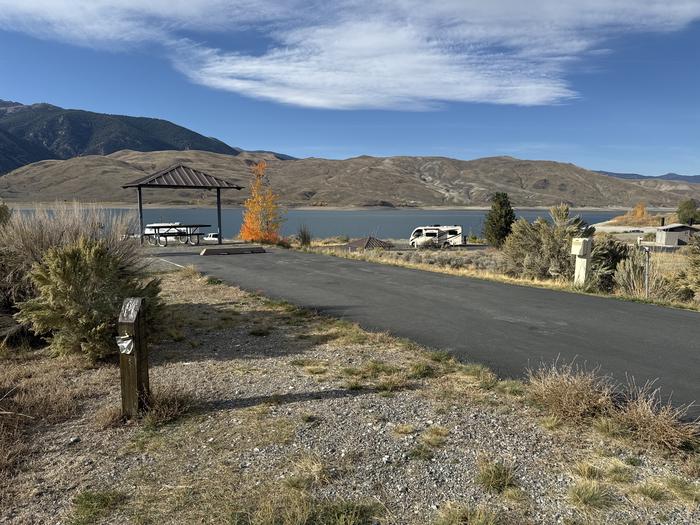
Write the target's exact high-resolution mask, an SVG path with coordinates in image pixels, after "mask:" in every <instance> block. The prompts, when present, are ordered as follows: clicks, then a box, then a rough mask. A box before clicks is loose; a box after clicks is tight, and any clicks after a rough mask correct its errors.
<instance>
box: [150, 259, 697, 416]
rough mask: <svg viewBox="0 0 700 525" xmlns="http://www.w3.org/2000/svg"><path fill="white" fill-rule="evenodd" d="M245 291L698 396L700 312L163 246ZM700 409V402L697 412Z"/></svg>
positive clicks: (501, 361)
mask: <svg viewBox="0 0 700 525" xmlns="http://www.w3.org/2000/svg"><path fill="white" fill-rule="evenodd" d="M161 256H162V257H163V258H164V259H166V260H169V261H171V262H174V263H177V264H181V265H185V264H194V265H196V266H197V268H199V269H200V270H201V271H203V272H205V273H207V274H211V275H215V276H216V277H219V278H221V279H223V280H225V281H228V282H230V283H234V284H237V285H239V286H241V287H242V288H244V289H247V290H252V291H260V292H262V293H263V294H265V295H267V296H269V297H273V298H280V299H286V300H288V301H290V302H293V303H295V304H298V305H302V306H308V307H312V308H316V309H318V310H320V311H322V312H325V313H328V314H330V315H334V316H337V317H341V318H344V319H348V320H351V321H356V322H358V323H360V324H361V325H362V326H363V327H365V328H369V329H374V330H388V331H390V332H391V333H393V334H396V335H399V336H403V337H408V338H410V339H413V340H415V341H417V342H419V343H422V344H424V345H428V346H430V347H433V348H440V349H444V350H448V351H450V352H452V353H453V354H455V355H456V356H458V357H459V358H461V359H464V360H473V361H477V362H480V363H484V364H486V365H488V366H490V367H492V368H493V369H494V370H495V371H496V372H498V373H499V374H501V375H503V376H508V377H518V376H522V374H523V371H524V370H525V369H526V368H527V367H528V366H536V365H537V364H539V363H541V362H542V361H544V362H552V361H553V360H554V359H556V358H557V357H560V359H561V360H563V361H564V362H569V361H571V360H572V359H574V358H576V359H577V361H578V362H581V363H582V362H585V363H587V364H588V365H592V366H597V365H600V366H601V368H602V370H603V371H605V372H606V373H611V374H613V375H614V377H615V378H616V379H618V380H621V381H624V380H625V374H631V375H633V376H634V378H635V379H636V380H637V383H640V382H643V381H645V380H647V379H655V378H658V384H659V385H663V387H664V393H665V394H667V395H668V394H671V393H672V394H673V400H674V402H677V403H688V402H691V401H694V400H698V402H700V314H698V313H696V312H689V311H683V310H674V309H670V308H663V307H658V306H653V305H646V304H637V303H631V302H624V301H618V300H615V299H606V298H601V297H590V296H585V295H579V294H572V293H566V292H556V291H551V290H543V289H537V288H529V287H521V286H513V285H506V284H500V283H495V282H489V281H482V280H478V279H467V278H463V277H452V276H448V275H443V274H439V273H431V272H423V271H420V270H410V269H406V268H398V267H393V266H386V265H380V264H373V263H366V262H360V261H351V260H347V259H341V258H335V257H328V256H324V255H316V254H307V253H300V252H295V251H287V250H276V249H275V250H272V251H271V252H269V253H265V254H249V255H229V256H211V257H199V256H197V255H195V254H193V253H176V252H171V251H164V252H163V253H162V254H161ZM693 412H694V413H697V414H698V415H700V408H698V409H696V410H694V411H693Z"/></svg>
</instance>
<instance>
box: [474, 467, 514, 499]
mask: <svg viewBox="0 0 700 525" xmlns="http://www.w3.org/2000/svg"><path fill="white" fill-rule="evenodd" d="M476 481H477V483H479V485H481V486H482V487H483V488H484V489H486V490H488V491H491V492H503V491H504V490H505V489H507V488H508V487H512V486H514V485H515V467H514V466H513V465H512V464H510V463H505V462H503V461H489V460H482V461H480V462H479V472H478V473H477V476H476Z"/></svg>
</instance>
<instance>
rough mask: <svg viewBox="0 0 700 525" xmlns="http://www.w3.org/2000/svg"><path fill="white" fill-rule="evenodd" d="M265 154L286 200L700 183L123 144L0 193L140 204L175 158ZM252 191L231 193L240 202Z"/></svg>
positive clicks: (17, 176) (463, 197) (432, 197)
mask: <svg viewBox="0 0 700 525" xmlns="http://www.w3.org/2000/svg"><path fill="white" fill-rule="evenodd" d="M260 159H265V160H266V161H267V163H268V167H269V169H268V173H269V175H270V181H271V184H272V185H273V187H274V189H275V190H276V191H277V192H278V193H279V194H280V195H281V202H282V204H284V205H286V206H372V205H380V206H486V205H488V204H489V198H490V196H491V195H492V194H493V193H494V192H496V191H505V192H507V193H508V194H509V195H510V196H511V199H512V201H513V202H514V204H515V205H517V206H523V207H524V206H547V205H552V204H557V203H559V202H562V201H564V202H568V203H570V204H572V205H574V206H597V207H609V206H616V207H627V206H632V205H634V204H635V203H637V202H639V201H644V202H645V203H646V204H647V205H648V206H672V207H675V206H677V205H678V202H679V201H680V200H682V199H684V198H687V197H695V198H698V199H700V185H695V184H688V183H684V182H676V181H669V180H662V181H659V180H656V179H652V180H642V181H638V180H623V179H619V178H614V177H609V176H606V175H603V174H600V173H596V172H593V171H588V170H585V169H583V168H580V167H577V166H574V165H573V164H564V163H558V162H551V161H529V160H519V159H515V158H512V157H490V158H483V159H476V160H470V161H463V160H455V159H449V158H443V157H388V158H380V157H367V156H363V157H356V158H351V159H345V160H327V159H318V158H308V159H299V160H280V159H279V158H278V156H277V155H276V154H273V153H264V152H263V153H260V152H239V153H237V154H236V155H226V154H221V153H212V152H206V151H192V150H189V151H155V152H138V151H132V150H124V151H118V152H115V153H112V154H110V155H106V156H98V155H91V156H84V157H77V158H72V159H69V160H46V161H42V162H38V163H34V164H30V165H28V166H24V167H22V168H19V169H17V170H15V171H13V172H11V173H8V174H7V175H4V176H2V177H0V199H7V200H12V201H25V202H26V201H53V200H56V199H59V200H63V199H69V200H70V199H74V198H78V199H81V200H89V201H104V202H124V203H133V202H134V200H135V197H134V192H133V190H130V191H127V190H123V189H121V185H122V184H125V183H126V182H130V181H132V180H135V179H137V178H139V177H143V176H144V175H147V174H149V173H152V172H154V171H156V170H159V169H162V168H165V167H168V166H170V165H172V164H176V163H184V164H188V165H191V166H192V167H195V168H198V169H200V170H203V171H205V172H207V173H210V174H211V175H215V176H219V177H223V178H227V179H229V180H232V181H235V182H237V183H238V184H241V185H243V186H249V183H250V169H249V167H250V164H251V163H252V162H256V161H258V160H260ZM246 196H247V191H245V190H244V191H241V192H236V191H230V192H225V195H224V199H225V202H227V203H229V204H238V203H241V202H242V201H243V199H245V197H246ZM144 197H145V200H146V202H151V203H162V204H190V203H191V204H197V203H211V199H212V197H211V195H207V192H195V191H187V190H161V191H154V190H146V191H145V192H144Z"/></svg>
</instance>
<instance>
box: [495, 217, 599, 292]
mask: <svg viewBox="0 0 700 525" xmlns="http://www.w3.org/2000/svg"><path fill="white" fill-rule="evenodd" d="M549 215H550V218H551V221H547V220H545V219H543V218H541V217H540V218H538V219H536V220H535V221H534V222H532V223H529V222H527V221H526V220H525V219H518V220H517V221H515V223H513V227H512V232H511V233H510V235H508V238H507V239H506V241H505V243H504V244H503V255H504V259H505V264H506V271H507V273H509V274H511V275H515V276H518V277H526V278H531V279H550V278H564V279H571V278H572V277H573V275H574V260H573V257H572V255H571V240H572V239H573V238H574V237H590V236H591V235H592V234H593V232H594V230H593V228H591V227H589V226H588V225H587V224H586V222H585V221H584V220H583V219H581V218H580V217H579V216H575V217H570V216H569V206H567V205H566V204H560V205H559V206H554V207H552V208H550V210H549Z"/></svg>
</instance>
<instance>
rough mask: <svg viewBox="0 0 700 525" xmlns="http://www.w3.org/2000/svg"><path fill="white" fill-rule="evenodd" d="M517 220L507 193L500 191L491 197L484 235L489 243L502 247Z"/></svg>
mask: <svg viewBox="0 0 700 525" xmlns="http://www.w3.org/2000/svg"><path fill="white" fill-rule="evenodd" d="M514 222H515V212H514V211H513V207H512V206H511V205H510V199H509V198H508V194H507V193H503V192H498V193H496V194H494V196H493V197H491V210H489V213H488V214H487V215H486V220H485V222H484V237H486V240H487V241H488V243H489V244H491V245H492V246H496V247H498V248H500V247H501V246H503V243H504V242H505V240H506V237H508V235H509V234H510V230H511V226H512V225H513V223H514Z"/></svg>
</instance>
